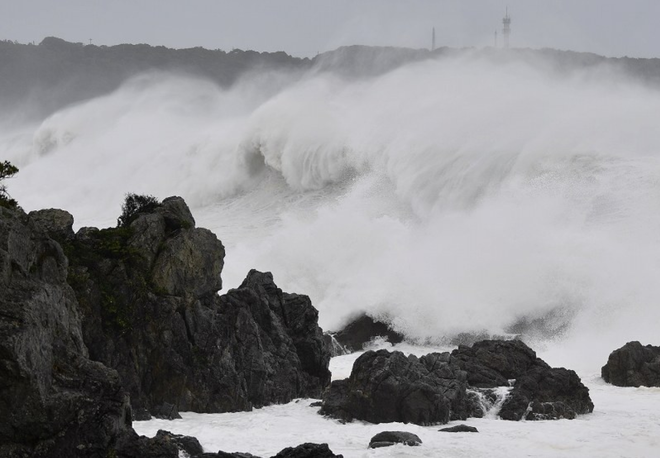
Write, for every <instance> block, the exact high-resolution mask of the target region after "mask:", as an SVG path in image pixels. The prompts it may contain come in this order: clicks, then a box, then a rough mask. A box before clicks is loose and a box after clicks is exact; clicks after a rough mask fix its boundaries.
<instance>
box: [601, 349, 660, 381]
mask: <svg viewBox="0 0 660 458" xmlns="http://www.w3.org/2000/svg"><path fill="white" fill-rule="evenodd" d="M601 375H602V377H603V379H604V380H605V381H606V382H607V383H611V384H613V385H617V386H660V347H654V346H652V345H646V346H643V345H642V344H641V343H639V342H636V341H635V342H628V343H627V344H625V345H624V346H623V347H621V348H619V349H617V350H614V351H613V352H612V353H611V354H610V356H609V358H608V359H607V364H605V365H604V366H603V368H602V370H601Z"/></svg>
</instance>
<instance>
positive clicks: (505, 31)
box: [502, 7, 511, 49]
mask: <svg viewBox="0 0 660 458" xmlns="http://www.w3.org/2000/svg"><path fill="white" fill-rule="evenodd" d="M502 24H503V27H502V36H503V37H504V47H505V48H507V49H508V48H509V35H511V18H510V17H509V8H508V7H507V9H506V15H505V16H504V19H502Z"/></svg>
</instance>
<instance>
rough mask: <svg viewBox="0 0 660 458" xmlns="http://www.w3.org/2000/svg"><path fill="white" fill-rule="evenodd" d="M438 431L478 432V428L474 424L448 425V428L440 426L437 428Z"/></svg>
mask: <svg viewBox="0 0 660 458" xmlns="http://www.w3.org/2000/svg"><path fill="white" fill-rule="evenodd" d="M438 431H440V432H443V433H478V432H479V430H478V429H477V428H475V427H474V426H468V425H456V426H450V427H449V428H442V429H439V430H438Z"/></svg>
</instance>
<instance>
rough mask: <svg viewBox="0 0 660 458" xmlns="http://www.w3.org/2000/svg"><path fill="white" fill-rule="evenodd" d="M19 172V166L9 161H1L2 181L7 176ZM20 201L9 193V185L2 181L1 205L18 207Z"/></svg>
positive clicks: (0, 175)
mask: <svg viewBox="0 0 660 458" xmlns="http://www.w3.org/2000/svg"><path fill="white" fill-rule="evenodd" d="M17 172H18V167H16V166H15V165H13V164H12V163H11V162H9V161H4V162H0V182H1V181H2V180H4V179H5V178H11V177H13V176H14V175H15V174H16V173H17ZM17 206H18V202H16V201H15V200H14V199H12V198H11V197H10V196H9V194H8V193H7V187H6V186H5V185H4V184H1V183H0V207H5V208H16V207H17Z"/></svg>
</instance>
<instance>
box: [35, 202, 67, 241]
mask: <svg viewBox="0 0 660 458" xmlns="http://www.w3.org/2000/svg"><path fill="white" fill-rule="evenodd" d="M28 216H29V217H30V219H31V220H32V221H34V222H35V224H37V225H38V226H40V227H41V228H42V229H43V230H44V231H45V232H46V234H48V236H49V237H51V238H53V239H55V240H63V239H64V240H68V239H71V238H73V236H74V232H73V215H72V214H71V213H69V212H67V211H64V210H58V209H54V208H51V209H49V210H36V211H33V212H30V213H29V214H28Z"/></svg>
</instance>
